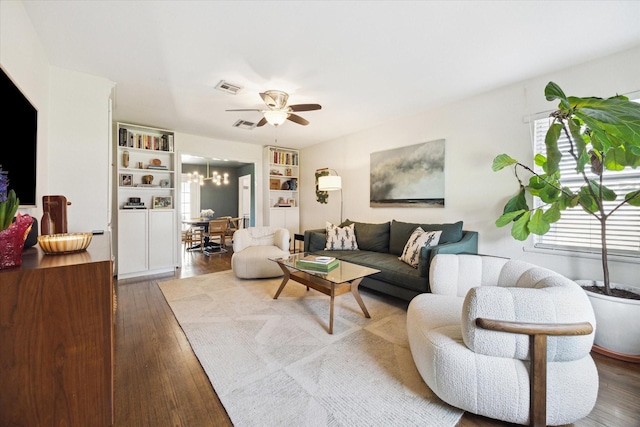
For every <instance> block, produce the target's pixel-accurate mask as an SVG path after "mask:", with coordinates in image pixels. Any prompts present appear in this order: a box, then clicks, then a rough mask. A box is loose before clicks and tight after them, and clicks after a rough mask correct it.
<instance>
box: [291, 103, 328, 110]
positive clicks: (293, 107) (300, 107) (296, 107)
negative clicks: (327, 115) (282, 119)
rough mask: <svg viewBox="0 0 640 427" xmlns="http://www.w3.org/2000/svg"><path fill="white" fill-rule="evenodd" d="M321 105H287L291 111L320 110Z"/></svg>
mask: <svg viewBox="0 0 640 427" xmlns="http://www.w3.org/2000/svg"><path fill="white" fill-rule="evenodd" d="M321 108H322V106H321V105H320V104H296V105H289V109H290V110H291V111H314V110H320V109H321Z"/></svg>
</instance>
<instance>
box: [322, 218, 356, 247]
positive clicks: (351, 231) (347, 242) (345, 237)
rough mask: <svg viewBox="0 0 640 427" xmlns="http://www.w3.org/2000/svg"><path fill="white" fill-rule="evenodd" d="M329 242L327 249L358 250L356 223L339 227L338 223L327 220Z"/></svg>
mask: <svg viewBox="0 0 640 427" xmlns="http://www.w3.org/2000/svg"><path fill="white" fill-rule="evenodd" d="M326 229H327V243H326V245H325V247H324V248H325V250H331V251H357V250H358V242H356V233H355V223H354V224H351V225H347V226H346V227H338V226H337V225H334V224H331V223H330V222H327V224H326Z"/></svg>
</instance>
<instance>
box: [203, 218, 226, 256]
mask: <svg viewBox="0 0 640 427" xmlns="http://www.w3.org/2000/svg"><path fill="white" fill-rule="evenodd" d="M228 226H229V220H228V219H212V220H211V221H209V229H208V230H207V232H206V233H205V234H204V236H205V237H206V238H207V239H208V243H209V244H210V243H211V239H212V238H217V239H220V251H221V252H226V249H225V236H226V234H227V227H228ZM207 246H208V247H209V248H210V246H209V245H207Z"/></svg>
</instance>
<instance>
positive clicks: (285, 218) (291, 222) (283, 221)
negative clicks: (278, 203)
mask: <svg viewBox="0 0 640 427" xmlns="http://www.w3.org/2000/svg"><path fill="white" fill-rule="evenodd" d="M269 226H271V227H279V228H286V229H287V230H289V237H290V238H292V239H293V235H294V234H297V233H299V232H300V231H299V230H300V212H299V210H298V209H297V208H280V209H271V218H270V222H269Z"/></svg>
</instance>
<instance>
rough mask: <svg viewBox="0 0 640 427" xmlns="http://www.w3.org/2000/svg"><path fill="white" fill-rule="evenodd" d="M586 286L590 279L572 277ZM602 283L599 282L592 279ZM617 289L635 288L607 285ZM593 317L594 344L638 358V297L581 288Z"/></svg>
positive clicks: (639, 309)
mask: <svg viewBox="0 0 640 427" xmlns="http://www.w3.org/2000/svg"><path fill="white" fill-rule="evenodd" d="M576 282H577V283H578V284H579V285H580V286H585V285H587V286H589V285H591V284H592V283H593V280H576ZM596 283H597V284H598V286H602V282H601V281H599V282H596ZM611 286H612V287H614V288H618V289H627V290H630V291H633V292H636V293H637V292H638V289H637V288H632V287H627V286H623V285H620V284H613V283H612V284H611ZM585 292H586V294H587V296H588V297H589V301H591V306H592V307H593V312H594V313H595V316H596V334H595V337H594V344H595V345H597V346H599V347H602V348H604V349H605V350H609V351H613V352H615V353H620V354H622V355H628V356H635V357H640V300H631V299H625V298H616V297H611V296H608V295H602V294H599V293H595V292H590V291H588V290H585Z"/></svg>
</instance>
